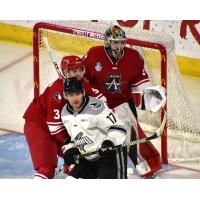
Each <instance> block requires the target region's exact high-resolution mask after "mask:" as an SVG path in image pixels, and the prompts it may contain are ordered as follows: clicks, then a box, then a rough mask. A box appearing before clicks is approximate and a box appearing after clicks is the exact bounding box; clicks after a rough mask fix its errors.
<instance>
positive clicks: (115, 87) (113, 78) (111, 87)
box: [105, 74, 121, 93]
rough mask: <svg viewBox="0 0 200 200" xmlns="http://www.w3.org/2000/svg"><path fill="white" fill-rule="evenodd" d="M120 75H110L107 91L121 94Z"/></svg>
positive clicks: (106, 84)
mask: <svg viewBox="0 0 200 200" xmlns="http://www.w3.org/2000/svg"><path fill="white" fill-rule="evenodd" d="M120 79H121V76H120V74H108V81H107V82H106V83H105V86H106V90H107V91H108V92H110V93H121V91H120V85H121V84H120Z"/></svg>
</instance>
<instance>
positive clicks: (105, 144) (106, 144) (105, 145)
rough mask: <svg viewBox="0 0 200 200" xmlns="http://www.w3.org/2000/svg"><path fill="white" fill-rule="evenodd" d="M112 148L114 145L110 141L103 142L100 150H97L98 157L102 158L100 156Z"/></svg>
mask: <svg viewBox="0 0 200 200" xmlns="http://www.w3.org/2000/svg"><path fill="white" fill-rule="evenodd" d="M113 147H114V144H113V142H112V141H110V140H105V141H103V143H102V144H101V148H100V149H99V152H98V153H99V155H100V156H102V155H105V154H107V153H108V152H109V148H113Z"/></svg>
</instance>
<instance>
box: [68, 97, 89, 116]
mask: <svg viewBox="0 0 200 200" xmlns="http://www.w3.org/2000/svg"><path fill="white" fill-rule="evenodd" d="M88 102H89V97H88V96H85V97H84V99H83V104H82V107H81V110H80V111H79V112H78V114H80V113H81V112H82V111H83V109H84V108H85V107H86V105H87V104H88ZM66 109H67V111H68V112H69V113H70V114H72V115H73V114H74V113H75V111H74V109H73V108H72V106H71V105H70V104H69V103H68V104H67V107H66Z"/></svg>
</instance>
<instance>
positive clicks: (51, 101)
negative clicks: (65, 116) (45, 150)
mask: <svg viewBox="0 0 200 200" xmlns="http://www.w3.org/2000/svg"><path fill="white" fill-rule="evenodd" d="M82 84H83V87H84V89H85V92H86V95H88V96H95V97H97V98H101V97H102V96H103V95H102V94H100V93H99V91H98V90H96V89H93V88H92V87H91V86H90V83H89V82H88V81H87V80H86V79H82ZM65 104H66V100H65V99H64V97H63V79H59V78H58V79H57V80H56V81H55V82H54V83H53V84H51V85H49V86H48V87H47V88H46V90H45V91H44V93H42V94H41V95H40V96H39V97H38V98H34V99H33V101H32V103H31V104H30V105H29V107H28V108H27V110H26V112H25V114H24V116H23V117H24V119H26V121H29V122H32V123H33V124H36V125H37V126H40V127H42V128H43V129H45V130H47V131H48V132H49V131H50V133H51V135H55V134H57V133H60V132H61V131H63V130H64V131H65V128H64V126H63V124H62V120H61V117H60V114H61V111H62V108H63V106H64V105H65Z"/></svg>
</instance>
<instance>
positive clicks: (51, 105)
mask: <svg viewBox="0 0 200 200" xmlns="http://www.w3.org/2000/svg"><path fill="white" fill-rule="evenodd" d="M61 70H62V73H63V74H64V76H65V77H78V78H79V79H81V80H82V84H83V87H84V88H85V91H86V93H87V95H90V96H96V97H98V98H103V97H102V95H101V94H100V93H99V92H98V90H95V89H93V88H91V86H90V84H89V82H88V81H86V80H85V79H84V78H83V74H84V72H85V69H84V65H83V62H82V60H81V59H80V58H79V57H78V56H64V57H63V59H62V61H61ZM65 103H66V101H65V100H64V98H63V78H58V79H57V80H56V81H55V82H54V83H53V84H50V85H49V86H48V87H47V88H46V89H45V91H44V92H43V93H42V94H41V95H40V96H39V97H38V98H34V99H33V101H32V102H31V104H30V105H29V106H28V108H27V110H26V112H25V113H24V116H23V117H24V119H25V125H24V133H25V136H26V139H27V143H28V145H29V150H30V154H31V158H32V162H33V166H34V169H35V170H36V171H37V172H36V174H35V178H53V177H54V173H55V168H56V167H57V161H58V156H62V151H61V147H62V146H63V144H64V140H65V139H66V138H67V137H68V134H67V131H66V129H65V128H64V126H63V125H62V121H61V116H60V114H61V111H62V108H63V106H64V105H65Z"/></svg>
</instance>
